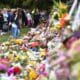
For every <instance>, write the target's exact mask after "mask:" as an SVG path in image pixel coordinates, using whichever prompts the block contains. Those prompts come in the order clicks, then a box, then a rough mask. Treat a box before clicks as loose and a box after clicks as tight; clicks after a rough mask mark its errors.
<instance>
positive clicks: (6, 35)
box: [0, 27, 29, 43]
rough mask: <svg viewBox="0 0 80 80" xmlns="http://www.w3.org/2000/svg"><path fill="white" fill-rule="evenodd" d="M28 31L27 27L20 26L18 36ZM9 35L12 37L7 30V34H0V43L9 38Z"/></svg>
mask: <svg viewBox="0 0 80 80" xmlns="http://www.w3.org/2000/svg"><path fill="white" fill-rule="evenodd" d="M28 31H29V29H28V28H26V27H24V28H22V30H21V33H20V36H19V37H22V36H24V35H26V34H27V32H28ZM11 37H12V34H11V32H9V33H7V34H5V35H1V36H0V43H2V42H5V41H7V40H9V39H10V38H11Z"/></svg>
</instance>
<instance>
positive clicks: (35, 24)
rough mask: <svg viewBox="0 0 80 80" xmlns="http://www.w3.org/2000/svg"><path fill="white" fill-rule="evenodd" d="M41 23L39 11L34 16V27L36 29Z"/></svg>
mask: <svg viewBox="0 0 80 80" xmlns="http://www.w3.org/2000/svg"><path fill="white" fill-rule="evenodd" d="M39 21H40V13H39V10H38V9H37V10H36V12H35V14H34V27H36V26H37V25H38V24H39Z"/></svg>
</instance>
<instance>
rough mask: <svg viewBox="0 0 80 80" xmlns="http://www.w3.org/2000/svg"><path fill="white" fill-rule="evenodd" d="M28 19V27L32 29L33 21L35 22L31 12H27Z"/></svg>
mask: <svg viewBox="0 0 80 80" xmlns="http://www.w3.org/2000/svg"><path fill="white" fill-rule="evenodd" d="M26 18H27V26H28V27H31V26H32V21H33V20H32V16H31V14H30V12H29V10H27V13H26Z"/></svg>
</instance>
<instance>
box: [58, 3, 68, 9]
mask: <svg viewBox="0 0 80 80" xmlns="http://www.w3.org/2000/svg"><path fill="white" fill-rule="evenodd" d="M59 8H60V9H67V8H68V6H67V5H66V4H64V3H62V2H60V3H59Z"/></svg>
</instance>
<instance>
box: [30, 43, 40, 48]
mask: <svg viewBox="0 0 80 80" xmlns="http://www.w3.org/2000/svg"><path fill="white" fill-rule="evenodd" d="M37 46H39V42H33V43H32V44H31V47H37Z"/></svg>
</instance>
